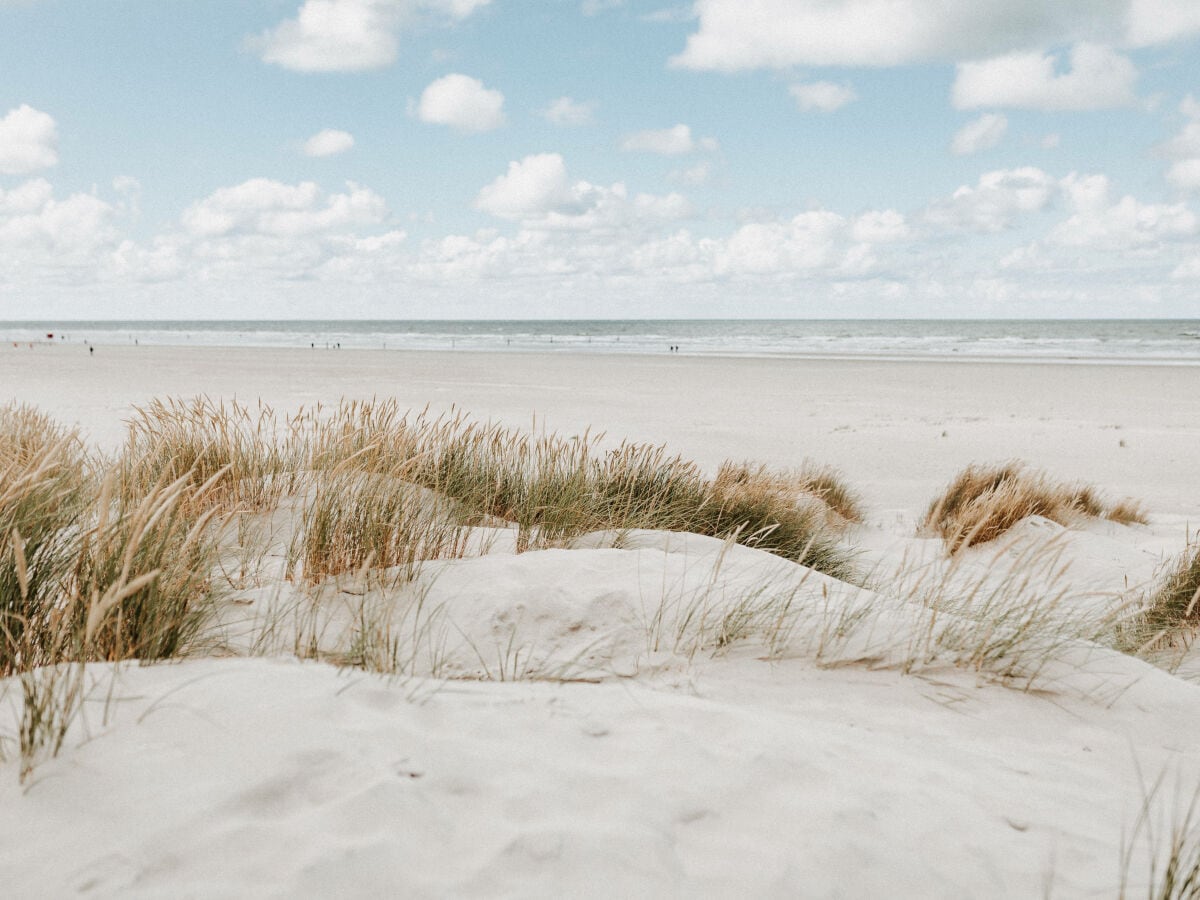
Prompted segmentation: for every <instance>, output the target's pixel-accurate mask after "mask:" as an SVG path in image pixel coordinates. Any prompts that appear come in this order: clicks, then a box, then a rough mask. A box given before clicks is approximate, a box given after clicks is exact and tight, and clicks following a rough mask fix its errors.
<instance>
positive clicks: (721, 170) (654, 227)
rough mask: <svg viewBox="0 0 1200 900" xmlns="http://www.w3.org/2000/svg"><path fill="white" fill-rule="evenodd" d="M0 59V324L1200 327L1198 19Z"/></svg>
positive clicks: (617, 16) (1178, 15)
mask: <svg viewBox="0 0 1200 900" xmlns="http://www.w3.org/2000/svg"><path fill="white" fill-rule="evenodd" d="M0 29H2V33H3V34H5V35H6V36H7V37H8V38H9V40H8V41H7V42H6V52H5V53H4V54H3V56H0V318H9V319H14V318H15V319H23V318H33V317H45V318H129V317H136V318H143V317H144V318H197V317H211V318H235V317H236V318H254V317H283V318H290V317H303V318H308V317H331V318H339V317H345V318H349V317H368V318H410V317H411V318H432V317H438V318H440V317H471V318H491V317H497V318H541V317H599V318H602V317H668V316H678V317H689V316H799V317H805V316H823V317H843V316H845V317H854V316H867V317H874V316H879V317H899V316H936V317H942V316H952V317H958V316H961V317H973V316H994V317H1025V316H1046V317H1074V316H1096V317H1101V316H1130V317H1143V316H1147V317H1149V316H1188V317H1190V316H1197V315H1200V218H1198V213H1200V52H1198V51H1200V3H1197V2H1195V0H960V2H958V3H955V4H949V5H948V4H945V3H943V2H940V0H698V2H695V3H683V4H677V5H672V4H671V3H670V0H665V2H664V0H624V2H622V0H0Z"/></svg>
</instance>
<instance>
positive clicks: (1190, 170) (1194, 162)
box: [1167, 158, 1200, 191]
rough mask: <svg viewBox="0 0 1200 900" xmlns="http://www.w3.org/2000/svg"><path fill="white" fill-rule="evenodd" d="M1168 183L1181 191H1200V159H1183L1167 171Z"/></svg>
mask: <svg viewBox="0 0 1200 900" xmlns="http://www.w3.org/2000/svg"><path fill="white" fill-rule="evenodd" d="M1167 181H1169V182H1171V184H1173V185H1175V187H1177V188H1179V189H1180V190H1181V191H1196V190H1200V158H1193V159H1181V160H1179V161H1178V162H1175V163H1172V164H1171V168H1169V169H1167Z"/></svg>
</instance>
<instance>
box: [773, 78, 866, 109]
mask: <svg viewBox="0 0 1200 900" xmlns="http://www.w3.org/2000/svg"><path fill="white" fill-rule="evenodd" d="M788 93H790V94H791V95H792V97H794V98H795V100H796V104H797V105H798V106H799V107H800V108H801V109H802V110H805V111H806V112H807V111H809V110H818V111H820V112H833V111H834V110H836V109H841V108H842V107H843V106H845V105H846V104H847V103H852V102H853V101H855V100H857V99H858V94H856V93H854V89H853V88H851V87H850V86H849V85H845V84H834V83H833V82H832V81H812V82H808V83H803V84H793V85H792V86H791V87H789V88H788Z"/></svg>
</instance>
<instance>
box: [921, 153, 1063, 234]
mask: <svg viewBox="0 0 1200 900" xmlns="http://www.w3.org/2000/svg"><path fill="white" fill-rule="evenodd" d="M1057 187H1058V186H1057V183H1056V182H1055V180H1054V179H1053V178H1052V177H1051V176H1049V175H1047V174H1046V173H1045V172H1043V171H1042V170H1041V169H1037V168H1033V167H1032V166H1026V167H1023V168H1019V169H998V170H996V171H993V172H985V173H984V174H983V175H981V176H979V182H978V184H976V185H975V186H974V187H971V186H968V185H963V186H962V187H960V188H958V189H957V190H956V191H955V192H954V193H953V194H951V195H950V196H949V197H947V198H945V199H943V200H938V201H936V202H934V203H932V204H930V206H929V207H928V208H927V209H926V210H925V214H924V219H925V221H926V222H927V223H929V224H931V225H934V226H936V227H939V228H946V229H950V230H967V231H980V232H996V231H1002V230H1004V229H1005V228H1008V227H1009V226H1011V225H1012V224H1013V222H1014V221H1015V220H1016V219H1017V217H1018V216H1020V215H1023V214H1028V213H1033V212H1038V211H1040V210H1043V209H1045V208H1046V206H1047V205H1048V204H1049V203H1050V200H1051V198H1053V196H1054V195H1055V192H1056V191H1057Z"/></svg>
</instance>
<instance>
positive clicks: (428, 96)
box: [417, 72, 504, 133]
mask: <svg viewBox="0 0 1200 900" xmlns="http://www.w3.org/2000/svg"><path fill="white" fill-rule="evenodd" d="M417 117H418V118H419V119H420V120H421V121H422V122H432V123H434V124H437V125H449V126H450V127H451V128H455V129H457V130H458V131H463V132H472V133H477V132H482V131H492V130H494V129H496V128H499V127H500V126H501V125H503V124H504V95H503V94H502V93H500V91H495V90H491V89H489V88H485V87H484V86H483V82H482V81H480V80H479V79H478V78H471V77H470V76H468V75H461V74H459V73H457V72H455V73H453V74H450V75H445V76H443V77H442V78H439V79H438V80H437V81H434V82H433V83H432V84H430V85H429V86H428V87H427V88H425V90H424V91H423V92H422V93H421V99H420V102H418V104H417Z"/></svg>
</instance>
